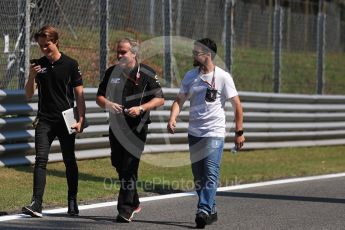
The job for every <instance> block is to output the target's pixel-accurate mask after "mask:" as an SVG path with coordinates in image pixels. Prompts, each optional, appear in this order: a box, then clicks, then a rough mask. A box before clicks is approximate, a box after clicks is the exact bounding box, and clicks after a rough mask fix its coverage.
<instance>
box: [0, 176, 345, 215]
mask: <svg viewBox="0 0 345 230" xmlns="http://www.w3.org/2000/svg"><path fill="white" fill-rule="evenodd" d="M338 177H345V173H336V174H328V175H320V176H310V177H300V178H291V179H282V180H273V181H266V182H258V183H252V184H243V185H234V186H228V187H220V188H218V189H217V191H218V192H222V191H231V190H239V189H246V188H255V187H262V186H269V185H278V184H288V183H296V182H304V181H312V180H322V179H330V178H338ZM194 195H196V193H195V192H183V193H173V194H168V195H159V196H150V197H143V198H140V202H147V201H156V200H163V199H171V198H178V197H186V196H194ZM115 205H117V201H113V202H104V203H97V204H89V205H80V206H79V210H87V209H94V208H103V207H109V206H115ZM66 212H67V208H58V209H49V210H44V211H43V212H42V213H43V215H49V214H57V213H66ZM21 218H30V217H28V216H27V215H24V214H16V215H8V216H0V222H1V221H9V220H16V219H21Z"/></svg>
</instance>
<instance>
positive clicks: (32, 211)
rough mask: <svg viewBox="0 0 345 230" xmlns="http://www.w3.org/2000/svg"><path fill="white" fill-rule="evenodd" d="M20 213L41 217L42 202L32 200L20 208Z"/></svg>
mask: <svg viewBox="0 0 345 230" xmlns="http://www.w3.org/2000/svg"><path fill="white" fill-rule="evenodd" d="M22 213H23V214H26V215H30V216H32V217H42V216H43V215H42V202H39V201H37V200H33V201H32V203H31V204H30V205H28V206H25V207H23V208H22Z"/></svg>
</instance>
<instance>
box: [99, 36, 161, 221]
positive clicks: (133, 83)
mask: <svg viewBox="0 0 345 230" xmlns="http://www.w3.org/2000/svg"><path fill="white" fill-rule="evenodd" d="M138 50H139V45H138V43H137V42H136V41H135V40H133V39H129V38H124V39H121V40H120V41H118V43H117V59H118V63H116V64H115V65H114V66H111V67H110V68H109V69H107V71H106V73H105V76H104V78H103V80H102V82H101V83H100V85H99V88H98V92H97V99H96V101H97V104H98V105H99V106H100V107H102V108H105V109H107V110H109V112H110V128H109V140H110V146H111V162H112V165H113V166H114V167H115V168H116V171H117V173H118V175H119V180H120V182H121V188H120V193H119V197H118V204H117V209H118V212H119V214H118V216H117V221H118V222H130V221H131V219H132V217H133V215H134V214H135V213H137V212H139V211H140V210H141V208H140V206H139V204H140V202H139V196H138V193H137V189H136V182H137V179H138V167H139V161H140V156H141V154H142V152H143V150H144V145H145V141H146V135H147V130H148V124H149V123H150V119H149V113H150V110H152V109H154V108H156V107H158V106H161V105H163V104H164V98H163V93H162V89H161V86H160V84H159V82H158V78H157V75H156V73H155V71H154V70H153V69H151V68H150V67H149V66H147V65H144V64H139V63H138Z"/></svg>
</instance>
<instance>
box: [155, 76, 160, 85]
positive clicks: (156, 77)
mask: <svg viewBox="0 0 345 230" xmlns="http://www.w3.org/2000/svg"><path fill="white" fill-rule="evenodd" d="M155 79H156V83H157V84H158V85H161V84H160V83H159V79H158V76H157V75H155Z"/></svg>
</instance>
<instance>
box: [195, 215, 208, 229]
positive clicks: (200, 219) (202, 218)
mask: <svg viewBox="0 0 345 230" xmlns="http://www.w3.org/2000/svg"><path fill="white" fill-rule="evenodd" d="M208 218H209V216H208V215H207V214H206V213H205V212H198V213H197V214H196V216H195V223H196V228H205V225H206V224H207V219H208Z"/></svg>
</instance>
